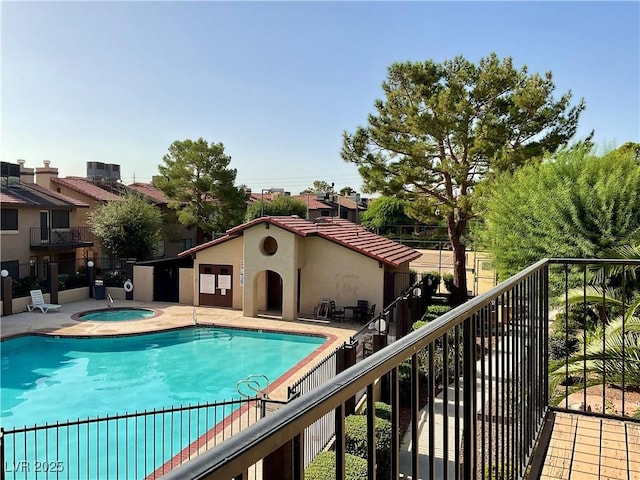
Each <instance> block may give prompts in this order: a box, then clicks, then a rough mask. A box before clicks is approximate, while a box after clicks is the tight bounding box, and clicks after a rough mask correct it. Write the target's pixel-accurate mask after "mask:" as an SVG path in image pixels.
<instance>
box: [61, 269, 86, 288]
mask: <svg viewBox="0 0 640 480" xmlns="http://www.w3.org/2000/svg"><path fill="white" fill-rule="evenodd" d="M87 285H88V283H87V275H86V274H85V273H81V272H76V273H72V274H69V275H64V274H63V275H59V276H58V290H70V289H72V288H79V287H86V286H87Z"/></svg>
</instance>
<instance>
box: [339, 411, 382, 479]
mask: <svg viewBox="0 0 640 480" xmlns="http://www.w3.org/2000/svg"><path fill="white" fill-rule="evenodd" d="M374 425H375V434H376V474H377V475H376V477H377V478H379V479H381V480H388V479H389V476H390V474H391V437H392V435H393V432H392V429H391V422H389V421H387V420H383V419H382V418H375V419H374ZM344 431H345V449H346V452H347V453H350V454H352V455H357V456H359V457H361V458H364V459H366V458H367V417H365V416H363V415H349V416H348V417H347V418H346V419H345V428H344Z"/></svg>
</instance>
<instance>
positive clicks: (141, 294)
mask: <svg viewBox="0 0 640 480" xmlns="http://www.w3.org/2000/svg"><path fill="white" fill-rule="evenodd" d="M133 299H134V300H138V301H140V302H153V267H148V266H142V265H134V266H133Z"/></svg>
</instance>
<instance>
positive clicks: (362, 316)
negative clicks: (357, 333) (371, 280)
mask: <svg viewBox="0 0 640 480" xmlns="http://www.w3.org/2000/svg"><path fill="white" fill-rule="evenodd" d="M368 313H369V301H368V300H358V309H357V310H355V311H354V312H353V317H354V319H356V320H358V322H360V323H364V322H366V321H367V316H368Z"/></svg>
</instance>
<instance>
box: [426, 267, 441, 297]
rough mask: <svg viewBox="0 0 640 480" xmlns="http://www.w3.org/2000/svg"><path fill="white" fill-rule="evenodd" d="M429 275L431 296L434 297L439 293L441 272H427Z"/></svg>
mask: <svg viewBox="0 0 640 480" xmlns="http://www.w3.org/2000/svg"><path fill="white" fill-rule="evenodd" d="M427 275H429V276H430V277H431V296H432V297H433V296H434V295H435V294H436V292H437V291H438V287H439V286H440V281H441V280H442V277H441V276H440V272H438V271H437V270H431V271H430V272H427Z"/></svg>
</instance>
